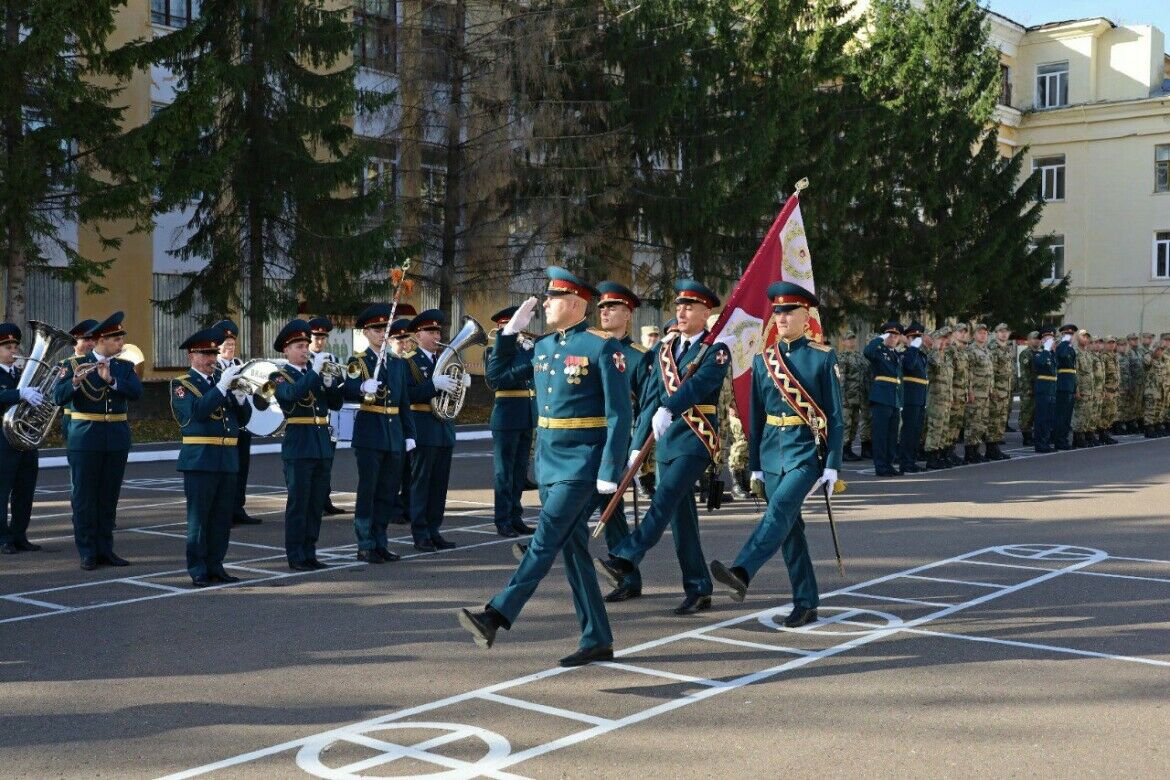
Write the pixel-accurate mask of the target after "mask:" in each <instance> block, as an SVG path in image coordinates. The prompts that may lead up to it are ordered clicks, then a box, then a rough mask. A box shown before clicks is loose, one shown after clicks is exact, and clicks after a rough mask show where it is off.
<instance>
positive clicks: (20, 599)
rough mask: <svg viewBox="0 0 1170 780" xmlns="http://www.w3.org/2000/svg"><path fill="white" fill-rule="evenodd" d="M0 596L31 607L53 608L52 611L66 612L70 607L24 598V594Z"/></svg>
mask: <svg viewBox="0 0 1170 780" xmlns="http://www.w3.org/2000/svg"><path fill="white" fill-rule="evenodd" d="M0 598H3V599H7V600H9V601H15V602H17V603H18V604H28V605H30V606H33V607H43V608H44V609H51V610H53V612H67V611H69V609H71V607H67V606H65V605H64V604H54V603H53V602H51V601H41V600H40V599H29V598H25V597H24V596H0ZM49 614H52V613H49Z"/></svg>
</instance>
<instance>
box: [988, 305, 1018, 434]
mask: <svg viewBox="0 0 1170 780" xmlns="http://www.w3.org/2000/svg"><path fill="white" fill-rule="evenodd" d="M1010 331H1011V329H1010V328H1008V326H1007V325H1006V324H1005V323H1002V322H1001V323H1000V324H998V325H996V326H995V334H996V337H997V338H994V339H992V340H991V341H990V342H989V345H990V347H991V366H992V369H993V370H994V376H993V379H992V384H991V410H990V412H989V413H988V415H989V419H988V428H989V430H988V432H987V440H988V441H990V442H995V443H997V444H998V443H1003V440H1004V439H1003V437H1004V432H1005V430H1006V429H1007V424H1008V415H1010V414H1011V411H1012V385H1013V384H1014V383H1015V378H1016V345H1015V342H1013V341H1011V339H1008V340H1007V341H1005V342H1003V343H1002V344H1001V343H1000V341H999V338H998V336H999V334H1000V333H1010Z"/></svg>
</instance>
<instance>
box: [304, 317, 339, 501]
mask: <svg viewBox="0 0 1170 780" xmlns="http://www.w3.org/2000/svg"><path fill="white" fill-rule="evenodd" d="M332 332H333V320H331V319H329V318H328V317H314V318H313V319H311V320H309V336H310V338H311V340H310V341H309V360H312V359H313V358H314V357H316V356H317V355H319V354H320V353H322V352H327V353H328V352H329V350H328V346H329V334H330V333H332ZM330 357H332V358H336V357H337V356H336V355H333V354H332V353H330ZM329 443H330V444H332V445H333V452H334V454H335V455H336V453H337V432H336V431H335V430H334V429H333V427H332V426H330V428H329ZM322 514H324V515H325V516H326V517H330V516H332V515H344V514H345V510H344V509H342V508H341V507H339V506H334V504H333V475H332V474H330V475H329V490H328V492H327V493H326V494H325V509H324V510H323V512H322Z"/></svg>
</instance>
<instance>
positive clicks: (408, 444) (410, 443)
mask: <svg viewBox="0 0 1170 780" xmlns="http://www.w3.org/2000/svg"><path fill="white" fill-rule="evenodd" d="M417 446H418V445H417V444H415V443H414V439H407V440H406V451H407V452H410V451H411V450H413V449H414V448H415V447H417Z"/></svg>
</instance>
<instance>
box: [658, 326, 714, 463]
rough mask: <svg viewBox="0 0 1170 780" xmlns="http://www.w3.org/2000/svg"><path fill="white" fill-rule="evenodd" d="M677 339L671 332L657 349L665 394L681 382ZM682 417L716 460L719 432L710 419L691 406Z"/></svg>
mask: <svg viewBox="0 0 1170 780" xmlns="http://www.w3.org/2000/svg"><path fill="white" fill-rule="evenodd" d="M677 340H678V334H677V333H671V334H670V335H669V336H667V337H666V338H665V339H663V340H662V342H661V346H660V347H659V349H658V366H659V368H660V369H662V384H663V386H664V387H665V388H666V394H667V395H674V394H675V393H676V392H678V388H679V386H680V385H681V384H682V377H680V376H679V372H678V364H677V363H676V362H675V360H674V344H675V342H676V341H677ZM682 418H683V420H684V421H685V422H686V424H687V426H688V427H689V428H690V429H691V431H693V432H694V434H695V435H696V436H698V437H699V441H701V442H703V446H704V447H706V448H707V453H708V454H709V455H710V456H711V460H712V461H714V460H716V457H717V453H718V452H719V450H720V444H719V434H718V433H717V432H716V431H715V426H713V425H711V421H710V420H708V419H707V416H706V415H704V414H703V413H702V412H700V411H699V410H698V409H696V408H695V407H693V406H692V407H691V408H689V409H687V410H686V411H685V412H683V413H682Z"/></svg>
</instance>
